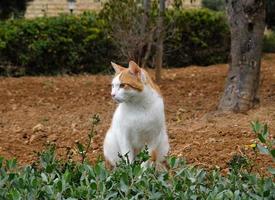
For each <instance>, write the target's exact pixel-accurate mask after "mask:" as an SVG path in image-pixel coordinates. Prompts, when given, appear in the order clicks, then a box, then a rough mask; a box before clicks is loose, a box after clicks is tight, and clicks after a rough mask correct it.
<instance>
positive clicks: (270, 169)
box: [268, 167, 275, 175]
mask: <svg viewBox="0 0 275 200" xmlns="http://www.w3.org/2000/svg"><path fill="white" fill-rule="evenodd" d="M268 171H269V172H270V173H271V174H272V175H275V168H273V167H269V168H268Z"/></svg>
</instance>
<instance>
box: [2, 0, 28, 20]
mask: <svg viewBox="0 0 275 200" xmlns="http://www.w3.org/2000/svg"><path fill="white" fill-rule="evenodd" d="M29 1H32V0H1V1H0V19H9V18H11V17H15V18H17V17H23V16H24V13H25V11H26V7H27V3H28V2H29Z"/></svg>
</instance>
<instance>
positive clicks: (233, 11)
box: [219, 0, 265, 112]
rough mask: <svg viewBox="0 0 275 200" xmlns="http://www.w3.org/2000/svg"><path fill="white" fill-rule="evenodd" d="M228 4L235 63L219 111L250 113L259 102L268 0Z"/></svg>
mask: <svg viewBox="0 0 275 200" xmlns="http://www.w3.org/2000/svg"><path fill="white" fill-rule="evenodd" d="M225 3H226V10H227V15H228V20H229V24H230V31H231V63H230V64H229V72H228V76H227V82H226V85H225V90H224V94H223V96H222V98H221V100H220V104H219V109H220V110H223V111H234V112H246V111H248V110H249V109H251V108H253V106H255V105H256V104H257V103H259V98H258V89H259V81H260V68H261V53H262V40H263V33H264V28H265V0H226V1H225Z"/></svg>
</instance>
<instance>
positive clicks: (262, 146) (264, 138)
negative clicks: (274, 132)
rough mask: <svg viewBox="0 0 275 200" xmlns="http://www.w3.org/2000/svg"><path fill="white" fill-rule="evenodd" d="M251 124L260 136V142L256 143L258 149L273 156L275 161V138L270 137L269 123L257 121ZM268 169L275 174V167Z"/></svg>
mask: <svg viewBox="0 0 275 200" xmlns="http://www.w3.org/2000/svg"><path fill="white" fill-rule="evenodd" d="M251 126H252V130H253V132H254V133H255V134H256V135H257V138H258V142H257V143H256V147H257V149H258V150H259V152H260V153H262V154H265V155H269V156H271V157H272V159H273V161H274V162H275V140H274V139H271V138H270V137H269V131H268V127H267V124H261V123H260V122H259V121H255V122H252V123H251ZM268 171H269V172H270V173H271V174H273V175H275V168H272V167H269V168H268Z"/></svg>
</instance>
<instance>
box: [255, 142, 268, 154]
mask: <svg viewBox="0 0 275 200" xmlns="http://www.w3.org/2000/svg"><path fill="white" fill-rule="evenodd" d="M257 148H258V149H259V151H260V152H261V153H262V154H266V155H268V154H269V151H268V149H267V148H266V147H264V146H263V145H261V144H257Z"/></svg>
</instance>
